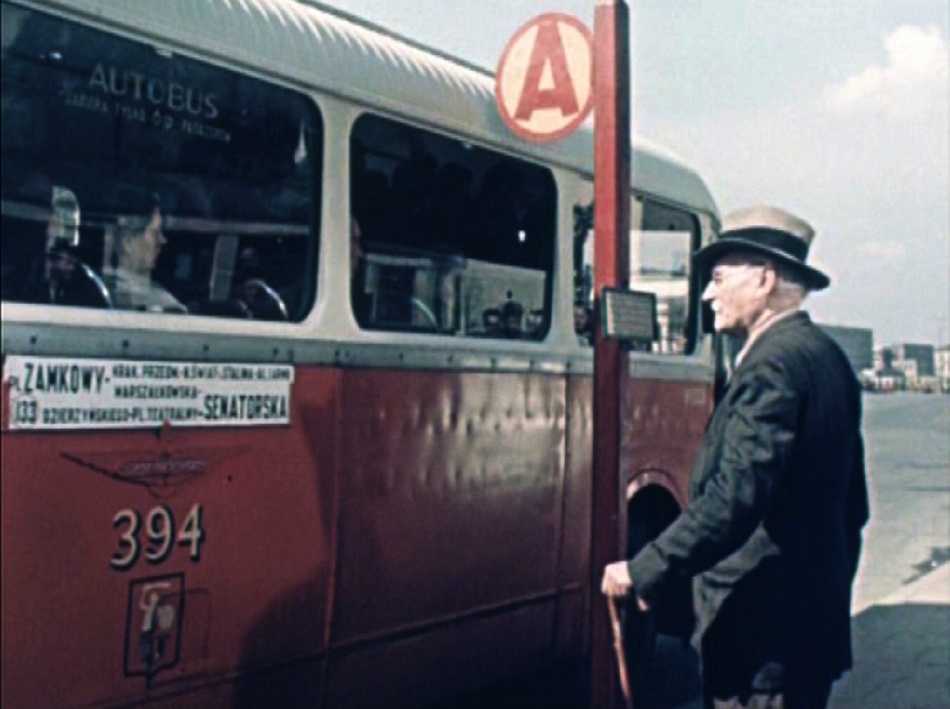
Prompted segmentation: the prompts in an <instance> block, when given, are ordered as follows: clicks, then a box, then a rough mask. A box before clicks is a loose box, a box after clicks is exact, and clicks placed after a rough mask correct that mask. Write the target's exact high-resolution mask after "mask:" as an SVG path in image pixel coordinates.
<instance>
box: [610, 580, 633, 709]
mask: <svg viewBox="0 0 950 709" xmlns="http://www.w3.org/2000/svg"><path fill="white" fill-rule="evenodd" d="M607 608H609V609H610V627H611V629H612V630H613V633H614V651H615V652H616V654H617V669H618V670H619V672H620V689H621V690H622V691H623V701H624V706H626V708H627V709H633V697H632V696H631V695H630V680H629V679H628V678H627V656H626V653H625V652H624V649H623V626H622V625H621V624H620V612H619V611H618V610H617V599H616V598H614V597H613V596H607Z"/></svg>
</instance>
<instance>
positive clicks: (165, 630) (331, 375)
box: [2, 369, 339, 709]
mask: <svg viewBox="0 0 950 709" xmlns="http://www.w3.org/2000/svg"><path fill="white" fill-rule="evenodd" d="M338 384H339V376H338V372H335V371H332V370H320V369H314V370H310V371H306V370H298V372H297V374H296V382H295V383H294V384H293V389H292V404H291V421H292V424H291V425H290V426H279V427H274V426H271V427H267V426H255V427H233V428H225V427H221V428H203V429H201V428H195V429H176V428H170V429H169V428H166V429H164V430H150V431H124V432H117V431H83V432H55V433H45V432H34V433H22V432H11V431H6V430H5V431H4V432H3V434H2V438H3V441H2V443H3V467H2V511H3V538H2V571H3V583H2V588H3V596H2V633H3V677H2V687H3V688H2V699H3V701H2V703H3V706H10V707H32V706H42V707H49V708H51V709H53V708H56V707H64V706H77V705H96V706H103V705H108V704H112V703H115V702H122V703H132V702H139V701H146V700H160V699H161V697H163V696H168V695H170V694H171V693H176V694H177V693H181V692H186V694H185V696H180V697H179V699H178V700H176V701H177V702H178V703H180V704H181V705H188V704H189V700H188V694H187V692H189V690H197V689H199V688H201V687H202V686H203V685H209V686H205V688H204V689H203V690H202V691H201V692H198V695H202V696H206V697H208V703H209V705H210V703H211V698H212V696H214V697H216V698H217V699H218V700H219V701H221V702H222V703H227V705H228V706H230V705H232V704H236V705H237V706H252V705H254V703H255V696H254V695H253V692H254V691H256V690H255V689H254V688H255V687H257V688H259V687H260V686H261V683H260V682H257V683H255V682H247V683H242V684H241V685H239V686H238V687H237V690H238V694H237V696H236V697H231V696H227V695H229V694H232V693H233V692H232V690H230V689H227V686H228V684H229V683H230V682H231V681H233V680H234V678H235V676H236V675H237V673H238V672H240V671H250V674H254V673H256V672H259V671H264V670H267V669H268V668H270V667H277V668H278V669H279V670H280V671H281V672H282V675H281V677H282V680H281V682H280V683H279V684H278V683H271V685H272V687H275V686H276V687H281V686H282V687H290V686H292V685H294V684H296V685H299V686H312V687H314V688H315V689H314V691H316V688H318V686H319V679H320V666H319V664H320V663H319V658H320V657H321V655H322V653H323V651H324V649H325V648H324V639H325V623H326V617H327V605H328V598H329V581H330V575H331V554H332V533H333V529H334V527H335V525H334V523H333V520H332V514H333V506H332V499H333V494H334V489H333V488H334V477H333V471H334V464H333V460H334V455H335V442H334V439H335V435H336V430H335V426H336V424H335V421H336V413H337V412H336V406H337V394H338ZM5 414H6V412H5ZM150 557H151V558H150ZM110 560H111V561H110ZM116 561H118V562H122V561H124V562H125V563H124V564H121V563H120V564H119V566H123V567H124V568H123V569H117V568H115V567H114V565H113V564H114V562H116ZM52 668H55V677H56V681H55V682H50V681H49V677H50V676H51V675H50V672H51V669H52ZM301 673H304V674H306V678H305V679H304V680H301V678H300V677H294V675H295V674H296V675H300V674H301ZM264 676H266V675H264ZM222 682H223V683H224V684H223V685H222V684H221V683H222ZM222 686H223V687H224V688H225V691H221V690H222ZM242 692H244V693H245V694H244V696H242ZM247 692H252V694H251V695H248V694H247ZM278 696H279V695H278ZM271 699H273V697H271ZM159 703H161V702H159ZM191 703H192V704H194V702H191ZM200 703H201V702H198V704H200Z"/></svg>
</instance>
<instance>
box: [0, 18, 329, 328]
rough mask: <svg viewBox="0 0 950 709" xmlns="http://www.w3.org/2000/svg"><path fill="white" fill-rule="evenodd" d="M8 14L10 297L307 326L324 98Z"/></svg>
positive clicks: (5, 192) (2, 235)
mask: <svg viewBox="0 0 950 709" xmlns="http://www.w3.org/2000/svg"><path fill="white" fill-rule="evenodd" d="M2 19H3V54H2V75H3V85H2V98H3V108H2V110H3V114H2V133H3V153H2V168H3V174H2V230H0V243H2V260H3V299H4V300H5V301H20V302H31V303H45V304H51V305H56V306H68V307H88V308H116V309H125V310H140V311H146V312H174V313H182V314H184V313H190V314H200V315H211V316H220V317H234V318H254V319H261V320H289V321H296V320H300V319H302V318H303V317H304V316H305V315H306V313H307V311H308V310H309V308H310V306H311V304H312V301H313V297H314V295H315V292H316V285H315V282H314V281H315V277H316V276H315V274H316V254H317V236H318V234H317V226H318V224H319V214H318V206H319V203H320V188H319V184H320V183H319V174H320V169H321V162H322V161H321V144H322V125H321V121H320V116H319V114H318V112H317V110H316V108H315V106H314V105H313V103H312V102H311V101H309V100H307V99H306V98H304V97H302V96H299V95H297V94H296V93H294V92H292V91H290V90H287V89H284V88H282V87H277V86H273V85H269V84H267V83H264V82H262V81H259V80H256V79H253V78H249V77H247V76H243V75H240V74H237V73H234V72H230V71H227V70H224V69H220V68H218V67H214V66H211V65H208V64H205V63H202V62H199V61H194V60H192V59H189V58H186V57H181V56H178V55H176V54H174V53H172V52H169V51H167V50H164V49H161V48H158V47H154V46H150V45H148V44H143V43H137V42H133V41H129V40H126V39H123V38H120V37H115V36H113V35H110V34H107V33H105V32H101V31H98V30H94V29H91V28H88V27H85V26H82V25H79V24H75V23H72V22H69V21H67V20H64V19H61V18H56V17H52V16H50V15H46V14H42V13H37V12H32V11H29V10H25V9H22V8H18V7H13V6H10V5H7V4H4V5H3V18H2Z"/></svg>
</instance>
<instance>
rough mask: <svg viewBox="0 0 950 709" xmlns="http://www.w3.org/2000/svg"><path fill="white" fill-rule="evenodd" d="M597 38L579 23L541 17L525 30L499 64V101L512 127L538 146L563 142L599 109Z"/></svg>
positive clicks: (554, 15) (567, 17)
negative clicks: (595, 83) (596, 93)
mask: <svg viewBox="0 0 950 709" xmlns="http://www.w3.org/2000/svg"><path fill="white" fill-rule="evenodd" d="M592 48H593V36H592V35H591V32H590V30H589V29H587V27H586V26H585V25H584V23H582V22H581V21H580V20H578V19H577V18H575V17H571V16H570V15H565V14H561V13H547V14H544V15H538V16H537V17H535V18H534V19H532V20H530V21H528V22H527V23H525V24H524V25H523V26H522V27H521V29H519V30H518V31H517V32H516V33H515V35H514V37H512V38H511V41H509V42H508V46H507V47H505V51H504V52H503V53H502V55H501V60H500V61H499V62H498V71H497V72H496V75H495V100H496V101H497V103H498V109H499V111H500V112H501V116H502V118H503V119H504V121H505V123H506V124H507V125H508V127H509V128H510V129H511V130H512V131H513V132H514V133H516V134H517V135H519V136H521V137H522V138H525V139H527V140H531V141H535V142H540V143H544V142H549V141H553V140H558V139H559V138H563V137H565V136H567V135H569V134H570V133H572V132H573V131H574V129H576V128H577V126H579V125H580V124H581V123H583V122H584V119H585V118H587V116H588V114H589V113H590V111H591V109H592V108H593V107H594V92H593V82H592V74H593V71H592V68H593V50H592Z"/></svg>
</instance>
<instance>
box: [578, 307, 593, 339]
mask: <svg viewBox="0 0 950 709" xmlns="http://www.w3.org/2000/svg"><path fill="white" fill-rule="evenodd" d="M574 334H575V335H576V336H577V342H578V344H580V345H592V344H594V319H593V313H592V312H591V310H590V308H589V307H588V306H586V305H584V303H574Z"/></svg>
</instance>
